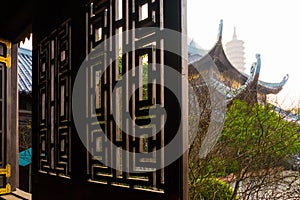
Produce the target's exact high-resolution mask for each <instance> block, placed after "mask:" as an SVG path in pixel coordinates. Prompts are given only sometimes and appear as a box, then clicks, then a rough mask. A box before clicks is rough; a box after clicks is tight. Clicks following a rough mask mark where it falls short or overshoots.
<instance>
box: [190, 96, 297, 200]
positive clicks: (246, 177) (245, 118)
mask: <svg viewBox="0 0 300 200" xmlns="http://www.w3.org/2000/svg"><path fill="white" fill-rule="evenodd" d="M203 120H204V118H203ZM207 121H208V122H209V119H207ZM204 124H205V123H204ZM200 125H201V124H200ZM200 125H199V127H198V129H199V132H198V134H199V135H200V137H196V138H195V141H194V142H193V144H192V145H191V147H190V150H189V170H190V171H189V191H190V199H198V198H199V195H200V193H201V191H200V190H198V187H199V181H200V182H201V183H202V182H203V181H205V180H207V179H210V178H220V177H226V178H227V180H228V181H231V182H233V183H234V185H235V187H234V188H233V193H234V195H233V196H237V195H238V194H239V197H241V198H242V197H243V198H246V199H247V198H248V199H249V197H245V196H244V195H245V194H246V193H247V194H251V193H253V192H259V191H260V190H261V188H263V186H265V185H266V184H270V182H272V181H273V183H274V182H276V181H274V180H275V179H276V178H274V179H271V178H270V177H274V176H275V175H276V176H278V175H279V174H280V173H281V172H282V167H281V166H282V163H285V161H286V160H288V159H289V157H290V155H292V154H297V153H299V152H300V141H299V127H298V125H297V124H296V123H293V122H288V121H286V120H284V118H283V117H281V116H279V115H278V114H277V113H276V112H275V111H274V110H273V107H272V106H271V105H268V104H266V105H259V104H254V105H248V104H247V103H245V102H242V101H239V100H235V101H233V102H232V104H231V105H230V107H229V108H228V110H227V112H226V119H225V123H224V127H223V130H222V133H221V136H220V138H219V140H218V143H217V145H216V146H215V147H214V148H213V150H212V151H211V152H210V153H209V155H207V156H206V157H205V158H201V159H200V158H199V153H198V151H197V150H199V145H201V137H203V134H205V129H203V127H205V126H200ZM201 135H202V136H201ZM199 138H200V139H199ZM280 170H281V171H280ZM228 177H230V180H229V179H228ZM280 177H281V179H282V180H283V179H284V177H283V176H280ZM252 179H253V180H260V181H256V185H255V187H253V185H252V186H251V187H249V188H247V192H245V194H240V193H239V192H240V191H245V185H246V184H245V183H246V182H249V181H250V182H251V180H252ZM276 180H277V181H279V179H276ZM242 182H244V184H243V189H242V190H241V188H240V185H241V183H242ZM273 183H271V184H273ZM257 184H258V185H257ZM249 185H251V184H249ZM204 188H205V187H204ZM208 189H209V188H206V189H205V190H208ZM251 190H252V191H251ZM215 191H217V189H216V190H215ZM250 199H251V198H250Z"/></svg>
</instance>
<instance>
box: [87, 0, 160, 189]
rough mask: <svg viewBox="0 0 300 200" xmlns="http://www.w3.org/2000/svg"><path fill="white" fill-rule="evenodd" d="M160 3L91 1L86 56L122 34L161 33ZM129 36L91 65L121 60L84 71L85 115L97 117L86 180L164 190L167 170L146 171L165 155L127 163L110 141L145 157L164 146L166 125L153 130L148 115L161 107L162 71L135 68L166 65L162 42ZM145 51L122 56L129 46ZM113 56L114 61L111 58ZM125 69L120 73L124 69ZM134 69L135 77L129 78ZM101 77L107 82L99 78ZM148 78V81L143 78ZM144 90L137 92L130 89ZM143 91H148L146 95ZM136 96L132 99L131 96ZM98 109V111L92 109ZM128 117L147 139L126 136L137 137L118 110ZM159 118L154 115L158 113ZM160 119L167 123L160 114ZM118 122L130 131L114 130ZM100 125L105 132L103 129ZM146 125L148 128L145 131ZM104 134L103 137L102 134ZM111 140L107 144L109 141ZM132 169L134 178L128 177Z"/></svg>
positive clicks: (91, 130) (150, 0) (93, 123)
mask: <svg viewBox="0 0 300 200" xmlns="http://www.w3.org/2000/svg"><path fill="white" fill-rule="evenodd" d="M162 4H163V3H162V0H135V1H134V0H116V1H103V0H98V1H92V2H90V3H89V4H87V6H86V10H87V30H86V32H87V37H88V39H87V48H88V53H89V52H91V51H93V49H94V48H95V47H96V46H97V45H98V44H100V43H101V42H103V41H105V40H106V39H107V38H109V37H111V36H113V35H115V34H120V33H121V32H122V31H127V30H131V29H136V28H140V27H149V26H151V27H161V26H162V25H163V19H162V18H160V16H162V14H161V12H162V8H163V6H162ZM127 37H129V36H128V35H126V36H124V37H123V38H121V37H116V39H115V41H113V42H112V43H111V44H112V45H111V46H107V47H106V49H105V50H104V51H109V53H108V54H101V53H100V54H101V55H100V54H99V57H97V58H94V59H93V58H90V60H89V62H90V63H100V65H105V64H106V63H108V62H109V61H110V60H114V59H115V56H114V55H116V54H117V55H118V54H120V55H122V56H121V59H120V60H116V61H114V62H112V64H111V65H110V66H109V67H108V68H107V69H106V70H105V71H103V69H102V68H101V67H99V65H97V64H95V65H94V64H90V66H89V69H87V70H86V77H87V78H88V80H87V81H86V83H87V85H86V86H87V88H88V91H96V92H91V93H89V92H88V93H87V97H88V100H87V105H86V107H87V110H88V118H91V117H93V116H97V117H98V121H97V122H96V121H91V122H90V123H89V125H88V128H87V132H86V137H87V138H89V140H88V146H91V154H89V159H88V162H87V167H88V175H89V178H90V180H91V181H92V182H97V183H103V184H108V185H116V186H122V187H130V188H135V189H139V188H144V189H145V188H146V189H150V190H153V191H163V190H164V169H161V170H156V171H154V172H146V173H145V172H142V169H145V168H149V166H150V167H151V166H152V164H151V163H152V162H155V163H158V164H162V163H161V162H163V161H162V160H163V156H164V155H163V152H162V153H161V155H156V154H155V153H153V155H152V157H144V158H137V157H136V156H135V154H134V155H133V156H132V157H129V156H128V154H126V153H123V154H121V153H120V152H121V151H118V150H117V152H113V151H112V148H111V146H110V145H109V141H111V142H112V143H113V144H114V145H116V146H117V147H118V149H119V150H120V149H123V150H124V151H129V152H134V153H143V152H153V151H155V150H159V149H161V148H162V147H163V145H164V129H161V126H162V124H160V125H158V126H157V127H156V126H151V125H148V124H149V120H150V117H149V114H148V111H149V110H151V109H153V110H155V109H156V108H155V106H153V105H154V104H155V103H156V104H160V105H163V101H164V97H163V87H162V86H163V85H164V83H163V78H161V77H163V67H156V66H155V65H153V66H152V65H149V64H148V65H147V64H145V65H144V67H143V70H137V68H136V66H138V65H139V64H142V62H143V59H144V58H147V59H148V63H161V64H163V59H162V57H163V53H164V52H163V48H162V47H163V43H164V41H163V39H161V38H159V39H156V38H155V37H153V34H152V33H148V35H135V38H133V37H132V38H127ZM133 41H134V42H135V44H134V45H133V46H143V47H144V48H143V49H133V51H131V52H127V53H125V54H123V53H122V49H123V48H124V47H125V46H128V45H132V43H133ZM107 55H112V57H107ZM119 62H121V65H122V67H120V63H119ZM131 69H133V71H134V72H133V73H127V72H128V71H129V70H131ZM99 74H102V75H103V76H101V77H100V75H99ZM125 74H126V76H127V77H126V78H127V80H130V81H128V82H127V83H126V85H125V86H124V87H119V88H116V90H117V91H118V92H117V93H115V95H113V92H112V90H113V88H115V86H116V84H117V83H118V81H120V80H121V79H122V78H124V77H123V76H125ZM145 74H146V75H145ZM145 76H147V77H146V78H147V79H151V80H153V81H154V82H156V83H157V84H156V85H154V84H153V85H148V86H143V81H144V80H145ZM133 84H137V85H138V86H140V88H139V89H137V90H136V91H135V92H133V91H132V85H133ZM143 87H147V88H146V89H145V88H144V89H143ZM132 93H134V95H133V96H132V98H130V99H129V98H128V97H129V94H132ZM93 106H95V107H96V110H93V109H92V107H93ZM125 107H126V112H128V113H130V115H131V116H132V117H133V118H134V119H135V123H137V124H138V125H141V127H142V128H141V129H143V133H144V135H145V137H144V138H143V137H133V136H132V135H128V134H127V133H129V132H131V133H133V132H135V130H134V127H133V126H132V119H131V118H126V117H124V116H122V113H121V112H118V110H119V109H122V108H125ZM113 109H116V116H117V119H113V116H112V112H113ZM154 112H155V111H154ZM156 117H157V118H164V117H165V116H164V115H163V114H161V115H160V116H156ZM115 120H119V123H123V124H124V123H125V124H127V128H126V130H121V129H120V128H118V127H117V126H116V122H115ZM99 124H100V125H101V128H102V129H99ZM143 125H144V126H143ZM103 132H104V134H105V136H106V137H103V135H102V134H101V133H103ZM107 138H108V139H107ZM99 160H100V161H103V162H104V163H114V164H113V165H115V166H116V168H117V169H112V168H110V167H108V166H105V165H103V164H102V163H101V162H99ZM128 169H129V170H130V171H131V172H126V171H128Z"/></svg>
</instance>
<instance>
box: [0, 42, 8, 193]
mask: <svg viewBox="0 0 300 200" xmlns="http://www.w3.org/2000/svg"><path fill="white" fill-rule="evenodd" d="M0 46H2V44H0ZM2 48H3V49H5V48H6V47H5V44H3V46H2ZM0 52H1V51H0ZM2 52H3V54H1V55H0V56H2V57H6V51H2ZM6 71H7V67H6V65H5V63H2V62H0V168H2V169H5V168H6V164H7V163H6V153H7V151H6V123H7V122H6V117H5V116H7V115H6V111H7V108H6V97H7V95H6V84H7V78H6V76H7V72H6ZM6 181H7V179H6V176H5V174H3V175H0V188H5V187H6V183H7V182H6Z"/></svg>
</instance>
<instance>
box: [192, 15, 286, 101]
mask: <svg viewBox="0 0 300 200" xmlns="http://www.w3.org/2000/svg"><path fill="white" fill-rule="evenodd" d="M222 30H223V21H222V20H221V23H220V28H219V34H218V40H217V42H216V44H215V45H214V46H213V48H212V49H211V50H209V51H208V53H207V54H205V55H197V54H193V53H190V54H189V77H190V80H194V81H195V79H197V78H199V74H200V76H203V74H210V75H209V76H210V79H212V80H213V82H216V83H217V84H218V88H219V89H218V90H220V91H221V92H223V93H225V94H226V97H227V98H228V100H232V99H233V98H240V99H243V100H246V101H248V102H249V101H250V102H249V103H254V102H257V100H259V101H263V102H265V101H266V95H268V94H277V93H278V92H280V91H281V90H282V88H283V86H284V85H285V83H286V82H287V80H288V77H289V76H288V75H286V76H285V77H284V78H283V80H282V81H281V82H278V83H268V82H264V81H261V80H259V75H260V67H261V59H260V55H259V54H257V55H256V59H257V61H256V62H254V63H253V64H252V67H251V71H250V74H249V75H248V74H246V73H243V72H240V71H239V70H238V69H237V68H236V67H235V66H233V64H232V63H231V62H230V61H229V59H228V58H227V56H226V54H225V51H224V48H223V44H222ZM208 66H210V67H213V68H215V70H211V69H209V67H208ZM212 71H213V72H212ZM201 73H202V74H201ZM197 74H198V75H197ZM204 79H205V78H204ZM221 86H222V87H221ZM220 88H222V89H220ZM258 98H259V99H258Z"/></svg>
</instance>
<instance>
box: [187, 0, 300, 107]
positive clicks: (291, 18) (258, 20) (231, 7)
mask: <svg viewBox="0 0 300 200" xmlns="http://www.w3.org/2000/svg"><path fill="white" fill-rule="evenodd" d="M187 3H188V36H189V37H190V38H194V39H195V41H196V42H197V43H198V44H199V45H200V46H201V47H203V48H204V49H207V50H209V49H210V48H212V47H213V45H214V44H215V42H216V40H217V34H218V28H219V22H220V19H223V45H225V44H226V43H227V42H228V41H230V40H231V39H232V35H233V30H234V26H235V27H236V31H237V37H238V39H241V40H243V41H244V42H245V44H244V47H245V57H246V60H245V61H246V73H249V72H250V66H251V64H252V63H253V62H255V61H256V60H255V54H256V53H260V54H261V62H262V67H261V74H260V80H263V81H267V82H280V81H281V80H282V78H283V77H284V76H285V75H286V74H289V76H290V78H289V80H288V82H287V83H286V85H285V86H284V88H283V90H282V91H281V92H280V93H279V95H278V100H279V101H280V103H281V104H283V105H284V106H287V105H288V104H289V105H290V104H291V101H292V102H295V103H298V102H299V97H300V73H299V72H300V59H299V58H300V27H299V26H300V23H299V22H300V12H299V8H300V1H299V0H284V1H283V0H273V1H267V0H248V1H245V0H226V1H224V0H209V1H201V0H187ZM224 48H225V46H224ZM296 99H297V100H296Z"/></svg>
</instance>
